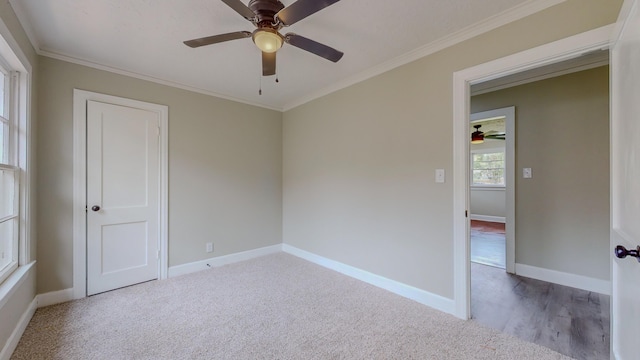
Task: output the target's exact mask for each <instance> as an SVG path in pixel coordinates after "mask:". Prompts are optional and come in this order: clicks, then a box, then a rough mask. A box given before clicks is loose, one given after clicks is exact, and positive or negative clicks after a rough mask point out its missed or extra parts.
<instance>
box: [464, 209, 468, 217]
mask: <svg viewBox="0 0 640 360" xmlns="http://www.w3.org/2000/svg"><path fill="white" fill-rule="evenodd" d="M464 217H466V218H467V217H469V211H468V210H465V211H464Z"/></svg>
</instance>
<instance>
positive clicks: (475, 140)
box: [471, 125, 507, 144]
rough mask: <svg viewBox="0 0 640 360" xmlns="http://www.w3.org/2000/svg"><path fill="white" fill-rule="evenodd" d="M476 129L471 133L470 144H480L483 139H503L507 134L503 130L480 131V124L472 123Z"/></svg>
mask: <svg viewBox="0 0 640 360" xmlns="http://www.w3.org/2000/svg"><path fill="white" fill-rule="evenodd" d="M473 127H474V128H475V129H476V131H474V132H473V133H472V134H471V143H472V144H482V143H483V142H484V139H493V140H505V139H506V138H507V134H506V133H505V132H500V131H495V130H490V131H487V132H482V131H480V128H481V127H482V125H473Z"/></svg>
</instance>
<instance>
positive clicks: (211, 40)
mask: <svg viewBox="0 0 640 360" xmlns="http://www.w3.org/2000/svg"><path fill="white" fill-rule="evenodd" d="M248 37H251V33H250V32H248V31H236V32H232V33H227V34H220V35H213V36H207V37H203V38H199V39H193V40H187V41H185V42H184V44H185V45H187V46H189V47H192V48H197V47H200V46H205V45H211V44H217V43H221V42H225V41H229V40H236V39H244V38H248Z"/></svg>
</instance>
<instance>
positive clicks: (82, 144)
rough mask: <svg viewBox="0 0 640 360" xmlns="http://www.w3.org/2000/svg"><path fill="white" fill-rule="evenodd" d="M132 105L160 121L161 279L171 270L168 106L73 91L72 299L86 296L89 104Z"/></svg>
mask: <svg viewBox="0 0 640 360" xmlns="http://www.w3.org/2000/svg"><path fill="white" fill-rule="evenodd" d="M90 100H94V101H100V102H105V103H109V104H115V105H121V106H129V107H133V108H139V109H145V110H149V111H153V112H156V113H157V114H158V117H159V120H160V190H159V193H160V194H159V200H160V214H159V232H158V233H159V236H160V239H159V242H160V244H159V247H158V248H159V249H160V264H159V271H158V278H159V279H166V278H167V272H168V267H169V265H168V264H169V239H168V234H169V224H168V218H169V215H168V214H169V213H168V211H169V210H168V201H169V200H168V199H169V190H168V184H169V170H168V168H169V140H168V139H169V135H168V132H169V107H168V106H166V105H159V104H152V103H148V102H143V101H138V100H132V99H126V98H121V97H117V96H111V95H105V94H100V93H95V92H91V91H85V90H79V89H74V90H73V298H74V299H80V298H83V297H86V296H87V232H86V228H87V216H86V215H87V208H86V207H87V177H86V174H87V165H86V162H87V152H86V149H87V137H86V134H87V121H86V119H87V101H90Z"/></svg>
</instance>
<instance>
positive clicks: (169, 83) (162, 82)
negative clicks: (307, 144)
mask: <svg viewBox="0 0 640 360" xmlns="http://www.w3.org/2000/svg"><path fill="white" fill-rule="evenodd" d="M39 54H40V55H42V56H46V57H50V58H52V59H57V60H62V61H66V62H70V63H73V64H77V65H82V66H86V67H90V68H93V69H97V70H103V71H107V72H111V73H114V74H118V75H124V76H128V77H131V78H135V79H139V80H145V81H149V82H153V83H156V84H160V85H166V86H170V87H174V88H177V89H182V90H187V91H192V92H195V93H199V94H203V95H209V96H213V97H217V98H220V99H224V100H230V101H235V102H238V103H242V104H247V105H251V106H257V107H260V108H264V109H268V110H275V111H280V112H282V108H278V107H273V106H269V105H265V104H260V103H256V102H252V101H248V100H245V99H241V98H237V97H233V96H228V95H224V94H220V93H216V92H213V91H209V90H205V89H201V88H198V87H195V86H190V85H185V84H182V83H178V82H175V81H170V80H165V79H161V78H157V77H153V76H149V75H145V74H140V73H137V72H133V71H128V70H124V69H120V68H116V67H113V66H109V65H104V64H100V63H96V62H93V61H89V60H84V59H79V58H76V57H73V56H70V55H66V54H61V53H58V52H54V51H51V50H43V49H41V50H40V51H39Z"/></svg>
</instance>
